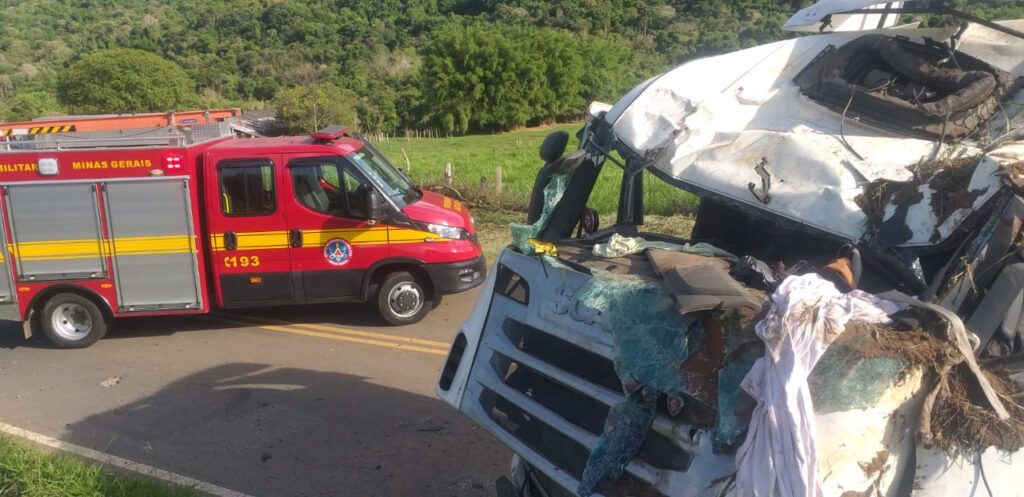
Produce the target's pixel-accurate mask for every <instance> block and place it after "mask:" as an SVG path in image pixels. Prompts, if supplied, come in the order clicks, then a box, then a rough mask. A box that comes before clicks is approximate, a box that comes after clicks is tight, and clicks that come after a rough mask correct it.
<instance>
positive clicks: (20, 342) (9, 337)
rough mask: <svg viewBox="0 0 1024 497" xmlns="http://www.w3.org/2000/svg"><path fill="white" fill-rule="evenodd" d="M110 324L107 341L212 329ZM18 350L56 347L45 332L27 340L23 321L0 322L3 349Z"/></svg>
mask: <svg viewBox="0 0 1024 497" xmlns="http://www.w3.org/2000/svg"><path fill="white" fill-rule="evenodd" d="M110 325H111V327H110V331H108V332H107V335H106V337H104V340H108V339H117V338H134V337H140V336H169V335H173V334H175V333H187V332H192V331H200V330H206V329H209V328H210V321H209V320H205V319H204V318H203V316H161V317H133V318H118V319H114V320H113V321H112V322H111V323H110ZM242 326H243V325H241V324H239V325H237V327H242ZM222 327H227V326H222ZM18 347H28V348H41V349H53V348H56V346H54V345H53V344H52V343H50V341H49V340H47V339H46V336H45V335H44V334H43V332H42V330H39V329H37V330H35V332H34V333H33V335H32V337H31V338H29V339H25V334H24V329H23V327H22V323H21V322H20V321H11V320H3V319H0V349H15V348H18Z"/></svg>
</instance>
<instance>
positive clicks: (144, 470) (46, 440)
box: [0, 420, 253, 497]
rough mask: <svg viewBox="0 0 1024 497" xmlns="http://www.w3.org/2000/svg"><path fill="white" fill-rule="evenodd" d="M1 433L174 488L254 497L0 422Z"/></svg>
mask: <svg viewBox="0 0 1024 497" xmlns="http://www.w3.org/2000/svg"><path fill="white" fill-rule="evenodd" d="M0 432H3V433H7V434H8V435H13V436H15V437H19V438H23V439H25V440H28V441H30V442H35V443H37V444H40V445H45V446H47V447H50V448H54V449H57V450H60V451H64V452H70V453H72V454H75V455H76V456H80V457H84V458H86V459H90V460H92V461H96V462H98V463H101V464H104V465H108V466H113V467H116V468H120V469H124V470H127V471H131V472H133V473H137V474H140V475H143V476H148V477H151V478H156V479H158V480H163V481H165V482H167V483H173V484H175V485H181V486H183V487H190V488H194V489H196V490H198V491H200V492H205V493H207V494H210V495H214V496H216V497H253V496H251V495H249V494H243V493H242V492H237V491H234V490H231V489H228V488H224V487H218V486H217V485H214V484H212V483H207V482H205V481H200V480H196V479H195V478H189V477H187V476H184V475H179V474H178V473H172V472H170V471H164V470H162V469H158V468H154V467H152V466H147V465H145V464H142V463H138V462H135V461H131V460H128V459H125V458H123V457H116V456H112V455H110V454H106V453H103V452H100V451H98V450H93V449H89V448H86V447H82V446H79V445H75V444H72V443H68V442H64V441H62V440H58V439H56V438H53V437H48V436H46V435H42V434H39V433H35V432H32V431H28V430H26V429H24V428H18V427H17V426H14V425H10V424H7V423H5V422H3V421H2V420H0Z"/></svg>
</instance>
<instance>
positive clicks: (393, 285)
mask: <svg viewBox="0 0 1024 497" xmlns="http://www.w3.org/2000/svg"><path fill="white" fill-rule="evenodd" d="M430 301H431V298H430V296H429V295H427V292H426V291H424V290H423V285H422V284H420V282H419V281H418V280H417V279H416V277H414V276H413V275H411V274H409V273H407V272H405V271H396V272H394V273H391V274H389V275H387V276H386V277H384V281H381V282H380V290H379V291H378V292H377V310H378V311H379V312H380V315H381V317H383V318H384V320H385V321H387V322H389V323H391V324H393V325H396V326H397V325H403V324H412V323H415V322H418V321H419V320H421V319H423V316H426V315H427V312H428V311H430V309H432V308H433V304H432V303H431V302H430Z"/></svg>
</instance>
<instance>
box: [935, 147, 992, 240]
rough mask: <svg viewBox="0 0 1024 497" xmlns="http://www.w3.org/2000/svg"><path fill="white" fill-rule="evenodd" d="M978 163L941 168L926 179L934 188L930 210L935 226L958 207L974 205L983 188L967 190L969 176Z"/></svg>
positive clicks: (963, 207) (965, 207)
mask: <svg viewBox="0 0 1024 497" xmlns="http://www.w3.org/2000/svg"><path fill="white" fill-rule="evenodd" d="M977 165H978V163H977V162H975V163H973V164H969V165H967V166H962V167H955V168H948V169H943V170H941V171H939V172H937V173H935V175H934V176H932V178H931V179H930V180H929V181H928V186H930V187H932V189H933V190H935V194H934V195H932V201H931V207H932V212H933V213H934V214H935V217H936V218H937V219H938V222H937V223H936V226H939V225H941V224H942V223H943V222H945V221H946V219H947V218H948V217H949V216H950V214H952V213H953V212H955V211H957V210H959V209H967V208H970V207H971V206H973V205H974V201H975V200H977V198H978V197H980V196H981V194H983V193H985V190H984V189H981V188H979V189H975V190H970V191H968V190H967V187H968V186H970V184H971V176H973V175H974V170H975V168H977Z"/></svg>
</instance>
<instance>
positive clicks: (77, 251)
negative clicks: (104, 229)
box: [14, 240, 104, 260]
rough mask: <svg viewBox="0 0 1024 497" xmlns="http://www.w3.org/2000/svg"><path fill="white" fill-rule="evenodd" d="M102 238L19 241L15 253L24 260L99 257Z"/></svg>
mask: <svg viewBox="0 0 1024 497" xmlns="http://www.w3.org/2000/svg"><path fill="white" fill-rule="evenodd" d="M103 243H104V242H103V241H102V240H86V241H77V240H67V241H65V242H64V243H54V242H52V241H45V242H19V243H17V244H15V246H14V253H15V255H16V256H17V257H18V258H20V259H23V260H40V259H50V258H57V257H60V258H63V259H83V258H87V257H99V256H100V251H101V247H102V245H103Z"/></svg>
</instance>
